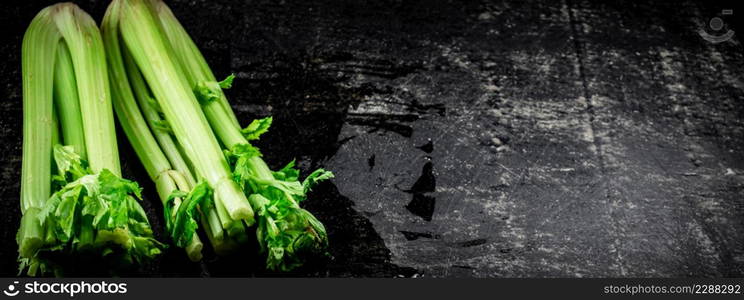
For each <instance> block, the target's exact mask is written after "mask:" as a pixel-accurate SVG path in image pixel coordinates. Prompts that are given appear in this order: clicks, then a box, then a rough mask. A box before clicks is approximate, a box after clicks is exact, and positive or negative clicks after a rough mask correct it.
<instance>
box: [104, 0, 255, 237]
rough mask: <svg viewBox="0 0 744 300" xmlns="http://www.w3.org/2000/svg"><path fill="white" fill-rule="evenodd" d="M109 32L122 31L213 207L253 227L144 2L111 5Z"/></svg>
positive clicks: (243, 200) (135, 0) (247, 209)
mask: <svg viewBox="0 0 744 300" xmlns="http://www.w3.org/2000/svg"><path fill="white" fill-rule="evenodd" d="M107 18H109V19H111V20H112V21H110V22H109V24H111V26H112V27H111V29H110V30H118V31H119V33H120V34H121V37H122V40H123V41H124V43H123V45H122V46H121V47H122V48H124V47H126V49H127V51H128V52H129V53H130V54H131V55H132V57H133V58H134V61H135V63H136V65H137V67H138V69H139V71H140V72H141V73H142V75H143V77H144V78H145V81H146V82H147V84H148V86H149V88H150V91H151V92H152V94H153V96H154V98H155V99H156V101H157V103H158V104H159V107H160V109H161V110H162V112H163V114H164V115H165V120H167V123H168V125H169V128H170V129H171V130H172V131H173V134H174V135H175V137H176V140H177V141H178V145H180V146H181V147H182V149H183V151H184V152H185V154H186V157H187V158H188V160H189V161H190V162H191V164H192V165H193V168H194V170H195V171H194V172H195V173H196V174H197V175H198V176H201V177H203V178H204V179H205V180H206V181H207V182H208V183H209V186H210V187H211V188H212V189H213V190H214V202H215V204H216V205H217V206H223V207H224V208H225V209H226V211H227V212H228V217H229V218H230V219H231V220H245V221H247V222H249V223H252V222H253V210H252V209H251V207H250V204H249V202H248V201H247V199H246V197H245V195H244V194H243V193H242V191H241V190H240V188H239V187H238V185H237V184H236V183H235V182H234V181H233V180H232V176H231V172H230V169H229V167H228V164H227V161H226V160H225V157H224V155H223V154H222V151H221V149H220V146H219V144H218V142H217V139H216V138H215V136H214V134H213V133H212V131H211V130H210V128H209V124H208V123H207V121H206V118H205V117H204V115H203V113H202V112H201V110H200V108H199V105H198V103H197V100H196V98H195V97H194V95H193V93H191V90H190V89H189V88H188V85H187V82H186V80H185V79H184V78H183V77H182V76H181V69H180V67H179V65H178V64H177V63H176V62H174V61H173V60H172V59H171V57H170V55H169V53H171V49H170V47H169V45H168V43H167V39H166V38H165V36H164V34H163V32H162V28H160V26H159V24H158V22H157V21H156V19H155V18H154V16H153V11H152V8H151V7H150V6H149V5H148V4H147V3H146V2H145V1H141V0H132V1H121V0H115V1H113V2H112V4H111V5H109V9H108V11H107Z"/></svg>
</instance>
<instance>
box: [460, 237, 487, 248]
mask: <svg viewBox="0 0 744 300" xmlns="http://www.w3.org/2000/svg"><path fill="white" fill-rule="evenodd" d="M486 242H488V240H486V239H474V240H469V241H463V242H457V243H455V246H457V247H461V248H468V247H474V246H480V245H483V244H485V243H486Z"/></svg>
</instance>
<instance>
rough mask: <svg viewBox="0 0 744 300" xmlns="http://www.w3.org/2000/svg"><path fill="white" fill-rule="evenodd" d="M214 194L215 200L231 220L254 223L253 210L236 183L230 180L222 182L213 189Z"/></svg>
mask: <svg viewBox="0 0 744 300" xmlns="http://www.w3.org/2000/svg"><path fill="white" fill-rule="evenodd" d="M214 193H215V199H216V200H217V201H220V202H221V203H222V204H223V205H224V207H225V209H226V210H227V213H228V214H229V215H230V218H231V219H232V220H246V222H249V223H253V222H254V220H253V209H252V208H251V205H250V204H249V203H248V199H247V198H246V197H245V195H244V194H243V192H242V191H241V190H240V187H238V184H237V183H235V182H234V181H232V180H231V179H225V180H222V181H221V182H220V183H219V184H218V185H217V186H216V187H215V189H214ZM223 223H224V222H223Z"/></svg>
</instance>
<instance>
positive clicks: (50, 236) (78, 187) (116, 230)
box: [21, 145, 165, 275]
mask: <svg viewBox="0 0 744 300" xmlns="http://www.w3.org/2000/svg"><path fill="white" fill-rule="evenodd" d="M54 153H55V161H56V163H57V166H58V167H57V168H58V170H59V172H60V173H59V174H58V175H56V176H55V179H56V180H55V182H56V183H57V184H60V185H62V187H61V188H60V189H59V190H57V191H56V192H55V193H54V194H52V196H51V197H50V198H49V200H48V201H47V202H46V204H45V206H44V207H43V208H42V209H41V211H40V212H39V214H38V215H37V218H38V221H39V222H40V223H41V224H42V225H43V226H44V227H45V228H48V229H49V231H48V233H47V238H46V241H45V245H44V246H43V247H42V248H41V249H39V252H49V251H63V252H67V253H71V252H79V251H86V252H90V253H97V254H99V255H102V256H106V255H108V254H111V253H113V252H121V254H122V255H123V256H124V257H125V258H126V260H128V261H133V262H143V261H146V260H149V259H152V258H154V257H155V256H157V255H158V254H160V253H161V249H163V248H164V247H165V245H163V244H161V243H159V242H158V241H156V240H155V239H154V238H153V236H152V230H151V229H150V224H149V222H148V221H147V216H146V214H145V211H144V210H143V209H142V207H141V206H140V205H139V203H138V202H137V201H138V200H140V199H141V198H142V197H141V194H140V190H141V189H140V187H139V186H138V185H137V183H135V182H133V181H129V180H126V179H122V178H121V177H119V176H117V175H115V174H114V173H112V172H111V171H109V170H108V169H103V170H101V172H99V173H98V174H93V173H92V172H91V171H90V168H88V167H87V163H86V162H85V160H82V159H80V156H78V155H77V154H75V153H74V152H73V151H72V147H69V146H61V145H56V146H55V147H54ZM96 249H97V250H96ZM48 264H49V262H44V261H43V260H41V259H38V258H34V259H31V260H29V259H28V258H26V259H21V269H24V268H27V267H28V268H29V274H30V275H33V274H32V273H34V272H35V271H36V270H35V268H36V267H39V266H40V267H41V270H42V271H45V270H44V269H45V266H47V265H48ZM32 267H34V269H31V268H32Z"/></svg>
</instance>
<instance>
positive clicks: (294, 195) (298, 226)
mask: <svg viewBox="0 0 744 300" xmlns="http://www.w3.org/2000/svg"><path fill="white" fill-rule="evenodd" d="M271 121H272V119H271V117H268V118H264V119H260V120H254V121H253V122H251V125H249V126H248V127H246V129H244V130H243V133H244V134H245V135H246V139H249V137H252V138H253V139H257V138H258V137H259V136H260V135H261V134H263V133H265V132H266V131H268V129H269V126H270V125H271ZM227 156H228V161H229V162H230V164H231V166H232V168H233V177H234V180H235V181H236V182H238V183H240V184H241V185H242V186H243V190H244V191H245V192H246V194H250V196H249V197H248V201H250V203H251V207H253V208H254V209H255V211H256V219H257V221H258V222H257V223H258V227H257V228H256V235H257V238H258V242H259V245H260V246H261V250H262V251H263V252H265V253H266V254H267V258H266V265H267V268H269V269H272V270H281V271H289V270H292V269H294V268H296V267H298V266H300V265H302V263H303V259H302V258H303V256H305V255H311V254H324V253H325V249H326V248H327V247H328V236H327V233H326V230H325V227H324V226H323V224H322V223H321V222H320V221H318V219H316V218H315V216H313V215H312V214H311V213H310V212H308V211H307V210H305V209H303V208H301V207H300V206H299V203H300V202H301V201H303V200H305V199H306V198H307V192H309V191H310V190H311V189H312V187H313V186H315V185H316V184H317V183H318V182H320V181H322V180H327V179H330V178H333V173H331V172H328V171H325V170H323V169H319V170H316V171H314V172H312V173H311V174H310V175H309V176H308V177H307V178H306V179H305V180H304V181H303V182H300V181H299V174H300V171H299V170H298V169H297V168H295V161H294V160H293V161H291V162H290V163H289V164H287V165H286V166H285V167H283V168H282V169H280V170H279V171H270V170H268V167H267V166H266V165H265V163H264V162H263V160H261V159H260V152H259V151H258V149H256V148H255V147H253V146H252V145H250V144H248V143H244V144H237V145H235V146H234V147H233V149H231V151H228V152H227ZM265 171H266V172H265Z"/></svg>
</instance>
